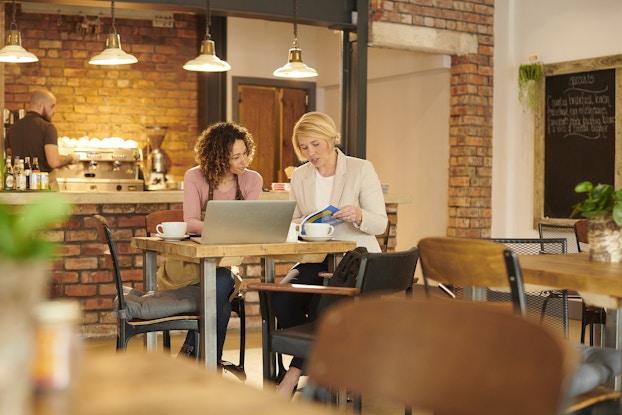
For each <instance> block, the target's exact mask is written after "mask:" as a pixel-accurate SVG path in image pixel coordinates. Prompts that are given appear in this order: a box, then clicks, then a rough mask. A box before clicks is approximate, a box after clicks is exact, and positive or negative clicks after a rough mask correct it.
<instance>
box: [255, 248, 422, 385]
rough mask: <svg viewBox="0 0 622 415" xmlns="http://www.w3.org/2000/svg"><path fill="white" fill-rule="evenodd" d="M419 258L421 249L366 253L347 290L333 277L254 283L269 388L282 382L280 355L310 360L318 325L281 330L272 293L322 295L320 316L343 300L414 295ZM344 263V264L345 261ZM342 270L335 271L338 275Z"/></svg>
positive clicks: (341, 282) (309, 324)
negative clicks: (309, 281) (320, 283)
mask: <svg viewBox="0 0 622 415" xmlns="http://www.w3.org/2000/svg"><path fill="white" fill-rule="evenodd" d="M418 258H419V251H418V249H417V248H411V249H409V250H407V251H401V252H388V253H366V254H364V255H363V258H362V260H361V264H360V267H359V271H358V275H357V276H356V278H353V279H351V281H349V282H348V284H347V285H346V286H344V281H342V280H340V279H338V278H336V277H331V278H328V284H327V285H325V286H312V285H302V286H301V285H296V284H293V285H292V284H278V283H250V284H248V286H247V289H248V290H258V291H259V297H260V304H261V316H262V331H263V333H262V334H263V347H262V349H263V350H262V352H263V364H264V366H263V376H264V382H265V383H266V384H268V383H272V382H278V380H279V378H280V376H282V374H279V373H278V372H277V367H276V354H277V353H280V354H286V355H294V356H297V357H300V358H307V357H308V355H309V351H310V349H311V346H312V344H313V339H314V336H315V328H316V325H315V322H311V323H307V324H304V325H301V326H296V327H291V328H287V329H278V328H276V325H275V317H274V313H273V311H272V309H271V306H270V296H271V295H270V294H271V293H272V292H283V291H287V292H300V293H311V294H320V295H321V298H320V303H319V306H318V314H321V312H322V311H323V310H325V309H327V308H328V307H330V306H331V305H332V304H334V303H335V302H336V300H337V301H338V299H339V298H343V299H345V298H348V297H350V298H352V297H358V296H364V295H373V294H375V295H381V294H395V293H399V292H404V293H407V294H409V293H411V289H412V285H413V283H414V281H415V280H414V273H415V269H416V266H417V261H418ZM342 262H343V261H342ZM338 272H339V266H338V267H337V269H336V270H335V273H336V274H337V273H338Z"/></svg>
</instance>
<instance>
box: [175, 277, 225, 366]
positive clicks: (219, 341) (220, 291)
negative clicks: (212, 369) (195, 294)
mask: <svg viewBox="0 0 622 415" xmlns="http://www.w3.org/2000/svg"><path fill="white" fill-rule="evenodd" d="M195 285H198V284H195ZM233 286H234V280H233V274H232V273H231V271H230V270H229V269H228V268H220V267H218V268H216V319H217V320H216V357H217V358H218V361H219V362H220V361H221V360H222V349H223V347H224V345H225V337H226V336H227V326H228V325H229V318H230V317H231V303H230V302H229V296H230V295H231V293H232V292H233ZM196 344H197V342H196V338H195V334H194V332H193V331H189V332H188V334H187V335H186V340H184V345H183V346H182V347H181V351H180V354H185V355H187V356H196V354H197V353H198V350H196Z"/></svg>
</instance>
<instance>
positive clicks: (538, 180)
mask: <svg viewBox="0 0 622 415" xmlns="http://www.w3.org/2000/svg"><path fill="white" fill-rule="evenodd" d="M608 69H612V70H614V71H615V77H614V80H613V85H610V87H612V88H614V89H615V113H614V114H615V120H614V123H613V129H614V132H613V133H612V132H611V125H610V126H609V129H608V133H609V137H608V139H614V140H615V143H614V151H615V155H614V162H613V171H612V172H610V173H611V175H610V177H613V181H614V186H615V187H616V189H619V188H620V187H621V186H622V154H620V153H621V150H622V118H621V117H620V115H619V114H620V113H621V112H622V55H611V56H603V57H598V58H590V59H581V60H575V61H568V62H560V63H553V64H545V65H543V73H544V79H543V80H542V84H541V90H542V91H543V93H542V94H541V96H540V100H539V101H538V104H537V105H536V107H535V108H534V150H535V158H534V191H535V194H534V228H535V227H537V224H538V223H540V222H543V223H552V224H559V225H572V224H573V223H574V222H575V221H576V220H577V219H580V217H575V218H569V217H562V215H552V216H551V215H545V204H546V203H548V202H549V199H546V198H552V197H555V194H554V193H553V194H551V193H552V192H550V191H548V192H545V171H546V172H547V174H549V176H550V175H551V171H553V172H555V174H558V175H560V176H561V175H564V173H565V171H564V169H568V168H569V167H568V166H563V165H561V166H557V165H556V163H555V162H553V161H552V160H548V162H549V164H548V166H547V153H546V151H545V146H546V142H547V138H548V139H551V136H552V134H553V133H551V131H554V130H555V128H554V126H553V127H552V126H551V124H552V123H551V121H549V125H548V126H547V110H548V111H551V108H552V106H554V105H556V103H554V100H555V99H556V97H555V96H551V92H552V91H548V92H549V93H548V94H547V90H546V86H547V80H549V81H550V80H551V78H552V77H563V78H564V80H565V79H568V80H569V84H570V87H575V85H574V84H573V82H574V81H575V80H579V81H581V79H582V75H585V74H586V73H590V74H591V73H592V72H594V71H604V70H608ZM603 73H606V72H603ZM575 75H576V76H575ZM588 78H589V77H588ZM558 92H559V91H558ZM592 95H593V94H592ZM557 98H558V97H557ZM549 114H551V113H550V112H549ZM579 122H580V120H579ZM562 128H563V127H562ZM595 151H598V150H595ZM601 151H603V150H601ZM586 157H593V158H598V153H595V154H592V155H586ZM549 158H550V156H549ZM607 168H609V167H607ZM555 169H558V170H557V171H555ZM566 172H567V170H566ZM588 179H589V178H588V177H586V178H585V180H588ZM580 180H584V179H580ZM549 182H550V180H549ZM575 184H576V183H575ZM568 187H569V188H568V189H566V186H564V187H563V188H560V189H556V192H566V193H565V194H564V197H566V196H568V197H570V198H573V197H576V198H578V200H580V199H581V197H580V196H579V195H574V189H573V186H568ZM557 196H559V195H557ZM570 204H572V203H570ZM556 216H559V217H556Z"/></svg>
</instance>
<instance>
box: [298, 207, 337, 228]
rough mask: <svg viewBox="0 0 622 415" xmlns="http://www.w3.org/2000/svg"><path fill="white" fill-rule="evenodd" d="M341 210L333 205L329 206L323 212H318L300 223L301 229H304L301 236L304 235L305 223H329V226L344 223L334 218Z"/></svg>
mask: <svg viewBox="0 0 622 415" xmlns="http://www.w3.org/2000/svg"><path fill="white" fill-rule="evenodd" d="M338 210H339V209H338V208H336V207H335V206H333V205H328V206H326V207H325V208H324V209H322V210H318V211H317V212H314V213H312V214H310V215H308V216H307V217H306V218H304V219H303V220H302V222H300V229H302V232H301V234H303V235H304V225H305V223H328V224H329V225H333V226H336V225H339V224H340V223H342V222H343V220H341V219H337V218H334V217H333V213H335V212H337V211H338Z"/></svg>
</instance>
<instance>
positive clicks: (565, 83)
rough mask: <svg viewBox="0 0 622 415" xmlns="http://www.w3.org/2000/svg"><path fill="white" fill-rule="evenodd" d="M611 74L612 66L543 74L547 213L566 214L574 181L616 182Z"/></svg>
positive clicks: (574, 197) (572, 198)
mask: <svg viewBox="0 0 622 415" xmlns="http://www.w3.org/2000/svg"><path fill="white" fill-rule="evenodd" d="M615 80H616V70H615V69H606V70H600V71H589V72H580V73H569V74H563V75H556V76H549V77H546V79H545V103H544V105H545V108H544V117H545V118H544V128H545V131H544V158H545V164H544V216H545V217H550V218H568V217H570V214H571V212H572V205H573V204H575V203H577V202H578V201H580V200H581V199H582V196H581V195H577V194H576V193H574V191H573V189H574V186H575V185H576V184H577V183H579V182H581V181H584V180H590V181H591V182H592V183H613V182H614V171H615V129H616V125H615V124H616V122H615V121H616V88H615Z"/></svg>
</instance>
